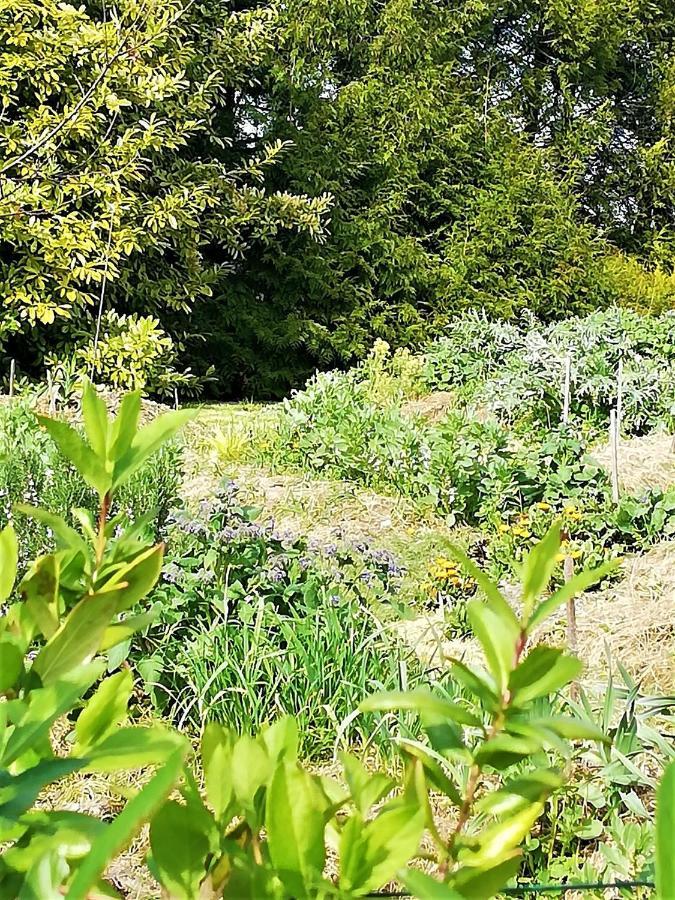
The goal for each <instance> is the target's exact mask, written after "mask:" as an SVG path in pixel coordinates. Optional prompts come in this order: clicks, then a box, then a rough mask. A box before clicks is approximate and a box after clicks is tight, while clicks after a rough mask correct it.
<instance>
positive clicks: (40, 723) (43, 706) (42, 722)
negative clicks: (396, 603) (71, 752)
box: [2, 663, 103, 766]
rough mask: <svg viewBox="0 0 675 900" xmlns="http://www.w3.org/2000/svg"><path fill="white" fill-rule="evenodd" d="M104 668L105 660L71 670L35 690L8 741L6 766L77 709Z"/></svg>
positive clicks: (4, 756) (4, 760) (5, 756)
mask: <svg viewBox="0 0 675 900" xmlns="http://www.w3.org/2000/svg"><path fill="white" fill-rule="evenodd" d="M102 671H103V665H102V664H101V663H90V664H89V665H88V666H82V667H80V668H79V669H77V670H75V671H73V672H69V673H68V674H67V675H65V676H64V677H63V678H61V679H59V680H58V681H56V682H54V683H53V684H51V685H50V686H49V687H45V688H37V689H35V690H33V691H31V692H30V695H29V698H28V705H27V708H26V711H25V713H24V715H23V717H22V718H21V720H20V721H19V722H18V723H17V725H16V727H15V728H14V731H13V732H12V734H11V735H10V736H9V739H8V741H7V745H6V747H5V751H4V753H3V755H2V765H3V766H9V765H10V764H11V763H13V762H14V760H16V759H18V758H19V757H20V756H21V755H22V754H23V753H25V752H26V750H29V749H30V748H31V747H33V746H34V745H35V744H38V743H39V742H40V741H41V740H42V739H43V738H44V736H45V735H46V734H48V732H49V729H50V727H51V725H52V723H53V722H54V721H55V720H56V719H58V717H59V716H62V715H63V714H64V713H66V712H69V710H71V709H72V708H73V706H74V705H75V703H76V702H77V701H78V700H79V699H80V697H82V695H83V694H84V693H85V692H86V691H87V690H88V689H89V688H90V687H91V685H92V684H93V683H94V682H95V681H96V680H97V679H98V678H99V677H100V675H101V673H102Z"/></svg>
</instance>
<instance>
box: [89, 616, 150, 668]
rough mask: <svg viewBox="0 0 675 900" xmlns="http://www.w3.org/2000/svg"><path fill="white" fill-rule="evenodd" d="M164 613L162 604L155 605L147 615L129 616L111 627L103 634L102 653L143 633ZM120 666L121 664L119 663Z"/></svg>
mask: <svg viewBox="0 0 675 900" xmlns="http://www.w3.org/2000/svg"><path fill="white" fill-rule="evenodd" d="M161 612H162V604H161V603H155V604H154V605H153V607H152V609H150V610H148V612H146V613H140V615H138V616H128V617H127V618H126V619H122V620H121V621H119V622H115V623H114V624H112V625H109V626H108V627H107V628H106V630H105V631H104V632H103V637H102V638H101V652H103V651H105V650H110V648H111V647H115V646H117V644H121V643H123V642H124V641H127V640H128V639H129V638H130V637H132V636H133V635H134V634H137V633H138V632H139V631H143V630H144V629H145V628H147V627H148V626H149V625H152V623H153V622H155V621H156V620H157V618H158V616H159V615H160V614H161ZM118 665H119V663H118Z"/></svg>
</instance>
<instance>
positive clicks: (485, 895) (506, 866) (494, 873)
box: [452, 854, 521, 900]
mask: <svg viewBox="0 0 675 900" xmlns="http://www.w3.org/2000/svg"><path fill="white" fill-rule="evenodd" d="M520 865H521V856H520V854H517V855H514V856H512V857H510V858H509V859H504V860H502V861H501V862H498V863H497V864H496V865H494V866H489V867H488V868H484V869H476V868H474V867H473V866H471V867H469V866H466V867H462V868H460V869H458V870H457V871H456V872H455V873H454V875H453V879H452V883H453V886H454V887H455V888H456V889H457V890H458V891H459V894H460V896H461V897H464V898H466V900H489V898H491V897H495V896H496V895H497V894H499V893H500V891H501V890H502V889H503V888H505V887H506V885H507V884H508V882H509V881H510V880H511V879H512V878H515V877H516V875H517V874H518V871H519V870H520Z"/></svg>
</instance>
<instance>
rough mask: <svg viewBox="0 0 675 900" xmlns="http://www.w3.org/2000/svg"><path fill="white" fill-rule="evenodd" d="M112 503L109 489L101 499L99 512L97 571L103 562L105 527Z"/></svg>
mask: <svg viewBox="0 0 675 900" xmlns="http://www.w3.org/2000/svg"><path fill="white" fill-rule="evenodd" d="M111 504H112V494H111V492H110V491H107V493H105V494H104V495H103V499H102V500H101V506H100V509H99V512H98V535H97V541H96V571H98V570H99V568H100V566H101V563H102V562H103V554H104V553H105V544H106V540H105V527H106V524H107V522H108V516H109V515H110V506H111Z"/></svg>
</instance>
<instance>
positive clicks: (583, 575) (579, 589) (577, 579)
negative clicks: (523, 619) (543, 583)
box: [527, 559, 621, 632]
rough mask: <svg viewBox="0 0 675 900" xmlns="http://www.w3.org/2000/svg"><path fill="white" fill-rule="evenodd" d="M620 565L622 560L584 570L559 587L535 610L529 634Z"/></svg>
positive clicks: (531, 617) (529, 624)
mask: <svg viewBox="0 0 675 900" xmlns="http://www.w3.org/2000/svg"><path fill="white" fill-rule="evenodd" d="M620 565H621V561H620V560H618V559H611V560H609V561H608V562H606V563H603V564H602V565H601V566H598V567H597V568H596V569H584V570H583V571H582V572H579V573H578V574H577V575H575V576H574V577H573V578H570V580H569V581H568V582H566V583H565V584H563V585H562V586H561V587H559V588H558V590H557V591H555V592H554V593H553V594H551V596H550V597H547V598H546V599H545V600H542V602H541V603H540V604H539V605H538V606H537V607H536V608H535V610H534V612H533V613H532V615H531V616H530V619H529V621H528V622H527V630H528V632H530V631H532V629H533V628H534V627H535V626H537V625H539V624H541V622H543V621H545V620H546V619H547V618H548V617H549V616H550V615H552V614H553V613H554V612H555V610H556V609H558V607H559V606H562V604H563V603H567V601H568V600H571V599H572V597H576V596H577V594H581V593H583V592H584V591H585V590H586V589H587V588H589V587H591V585H594V584H597V582H599V581H602V579H603V578H606V576H607V575H610V574H611V573H612V572H614V571H615V570H616V569H617V568H618V566H620Z"/></svg>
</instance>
